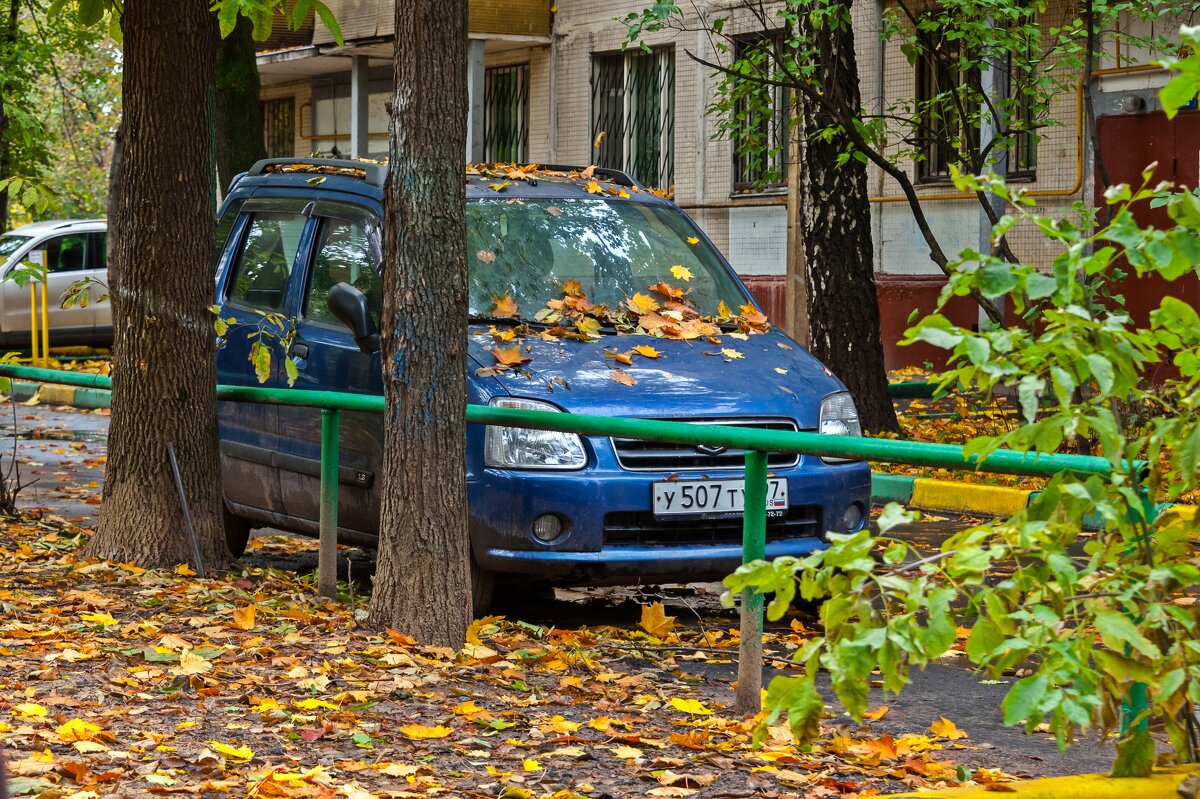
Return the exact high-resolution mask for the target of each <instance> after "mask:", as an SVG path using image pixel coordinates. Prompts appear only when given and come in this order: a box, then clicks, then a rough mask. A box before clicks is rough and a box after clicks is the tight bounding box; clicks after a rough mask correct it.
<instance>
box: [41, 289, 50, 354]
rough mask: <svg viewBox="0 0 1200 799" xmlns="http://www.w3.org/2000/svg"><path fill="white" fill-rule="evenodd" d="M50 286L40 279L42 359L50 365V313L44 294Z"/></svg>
mask: <svg viewBox="0 0 1200 799" xmlns="http://www.w3.org/2000/svg"><path fill="white" fill-rule="evenodd" d="M49 290H50V287H49V286H47V285H46V281H45V280H43V281H42V361H43V362H44V363H45V364H46V365H47V366H49V365H50V314H49V310H48V305H49V301H48V299H47V297H46V294H47V293H48V292H49Z"/></svg>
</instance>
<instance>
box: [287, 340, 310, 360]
mask: <svg viewBox="0 0 1200 799" xmlns="http://www.w3.org/2000/svg"><path fill="white" fill-rule="evenodd" d="M290 355H291V356H292V357H293V358H300V359H302V360H307V359H308V345H307V344H305V343H304V342H301V341H297V342H295V343H294V344H292V348H291V350H290Z"/></svg>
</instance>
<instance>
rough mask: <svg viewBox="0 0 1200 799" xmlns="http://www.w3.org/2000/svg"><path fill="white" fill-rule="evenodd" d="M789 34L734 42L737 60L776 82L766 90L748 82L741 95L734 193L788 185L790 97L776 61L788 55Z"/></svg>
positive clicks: (736, 115)
mask: <svg viewBox="0 0 1200 799" xmlns="http://www.w3.org/2000/svg"><path fill="white" fill-rule="evenodd" d="M785 40H786V33H785V32H784V31H776V32H774V33H767V34H763V33H757V34H750V35H748V36H743V37H739V38H738V39H737V40H736V41H735V42H734V59H735V61H739V62H743V63H744V64H745V65H746V67H747V69H748V70H750V73H751V74H754V75H758V76H761V77H764V78H767V79H769V80H773V81H777V85H763V84H759V83H754V82H751V81H748V80H747V81H746V86H745V87H743V88H738V89H737V95H736V100H735V103H734V118H735V119H736V120H737V123H738V128H739V130H737V131H736V132H734V137H735V141H734V142H733V190H734V191H735V192H745V191H759V190H762V189H764V188H772V187H777V186H782V185H786V184H787V178H788V133H789V127H788V118H789V115H790V111H791V98H792V93H791V91H790V90H789V89H788V87H787V86H786V85H785V81H783V80H782V78H783V77H784V75H783V70H782V69H781V68H780V66H779V60H778V57H779V56H780V55H781V54H782V53H784V52H785V48H784V42H785Z"/></svg>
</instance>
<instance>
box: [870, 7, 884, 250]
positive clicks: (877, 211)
mask: <svg viewBox="0 0 1200 799" xmlns="http://www.w3.org/2000/svg"><path fill="white" fill-rule="evenodd" d="M884 2H885V0H876V2H875V33H876V38H877V39H878V40H879V44H878V47H877V48H876V62H875V113H876V114H880V115H882V114H883V108H884V102H883V93H884V90H885V89H886V81H885V80H884V76H885V74H886V72H887V70H886V69H885V67H886V65H887V42H885V41H884V40H883V12H884ZM883 186H884V175H883V170H882V169H879V168H878V167H876V168H875V196H877V197H878V196H882V195H883ZM883 214H884V208H883V206H881V205H879V204H878V203H875V204H874V207H873V208H872V213H871V247H872V249H873V250H874V251H875V271H876V272H879V273H882V272H883Z"/></svg>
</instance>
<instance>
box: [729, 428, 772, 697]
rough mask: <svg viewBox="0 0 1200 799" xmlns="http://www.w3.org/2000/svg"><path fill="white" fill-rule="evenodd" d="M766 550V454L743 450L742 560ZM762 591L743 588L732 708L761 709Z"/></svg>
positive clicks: (745, 560) (760, 556)
mask: <svg viewBox="0 0 1200 799" xmlns="http://www.w3.org/2000/svg"><path fill="white" fill-rule="evenodd" d="M766 554H767V454H766V453H765V452H760V451H758V450H746V486H745V501H744V510H743V511H742V563H749V562H751V561H754V560H762V559H763V558H764V557H766ZM762 637H763V595H762V594H761V593H759V592H758V591H757V590H756V589H753V588H747V589H745V590H744V591H742V607H741V644H740V647H739V649H738V678H737V697H736V699H735V701H734V711H735V712H737V713H757V712H758V711H760V710H762V669H763V642H762Z"/></svg>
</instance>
